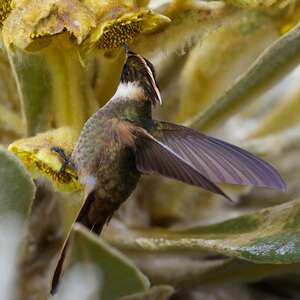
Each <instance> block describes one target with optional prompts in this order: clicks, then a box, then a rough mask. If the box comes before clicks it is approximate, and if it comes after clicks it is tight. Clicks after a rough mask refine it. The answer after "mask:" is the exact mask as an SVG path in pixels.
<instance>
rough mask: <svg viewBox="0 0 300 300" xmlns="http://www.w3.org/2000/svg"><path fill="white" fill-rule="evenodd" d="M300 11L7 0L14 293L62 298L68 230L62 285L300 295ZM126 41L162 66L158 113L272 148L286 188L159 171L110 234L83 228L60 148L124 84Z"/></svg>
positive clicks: (4, 38)
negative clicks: (59, 263)
mask: <svg viewBox="0 0 300 300" xmlns="http://www.w3.org/2000/svg"><path fill="white" fill-rule="evenodd" d="M149 8H150V9H152V10H149ZM299 17H300V4H299V1H297V0H272V1H254V0H230V1H229V0H228V1H225V0H224V1H197V0H194V1H193V0H186V1H177V0H172V1H171V0H165V1H163V0H156V1H155V0H153V1H147V0H146V1H138V0H136V1H130V0H127V1H125V0H124V1H121V0H120V1H93V0H91V1H77V0H67V1H61V0H43V1H35V0H0V25H1V48H2V51H1V52H0V141H1V144H2V147H1V149H0V187H1V189H0V191H1V192H0V232H1V234H0V269H1V270H2V272H3V273H5V274H6V276H1V277H3V278H1V279H0V295H1V299H37V300H43V299H50V297H49V289H50V278H51V276H52V272H53V270H54V267H55V263H56V260H57V255H58V253H59V251H60V249H61V246H62V244H63V241H64V239H65V237H66V235H67V234H68V233H70V232H71V233H70V234H71V240H72V247H71V251H70V254H69V255H68V264H67V269H66V272H65V276H64V279H63V281H62V285H61V287H60V290H59V292H58V294H57V296H55V297H54V298H53V299H63V300H68V299H72V300H73V299H75V300H76V299H104V300H106V299H108V300H112V299H122V300H142V299H151V300H167V299H173V300H174V299H216V300H219V299H239V300H244V299H245V300H248V299H249V300H252V299H270V300H277V299H299V298H300V289H299V280H300V277H299V276H300V275H299V264H300V239H299V236H300V187H299V180H300V179H299V178H300V155H299V153H300V114H299V111H300V87H299V79H300V69H299V66H298V65H299V53H300V51H299V50H300V25H299V24H298V20H299ZM120 28H123V29H124V30H123V31H122V30H120ZM125 42H126V43H128V44H129V45H130V47H131V48H132V49H133V50H134V51H137V52H139V53H140V54H142V55H144V56H146V57H147V58H148V59H150V60H151V61H152V62H153V63H154V65H155V68H156V70H157V74H158V81H159V85H160V88H161V92H162V96H163V99H164V105H163V107H162V108H157V109H155V115H156V118H161V119H166V120H171V121H175V122H177V123H180V122H181V123H184V124H187V125H189V126H191V127H194V128H196V129H197V130H200V131H203V132H206V133H209V134H210V135H214V136H219V137H221V138H222V139H225V140H227V141H230V142H233V143H235V144H237V145H240V146H242V147H244V148H246V149H248V150H250V151H252V152H253V153H255V154H257V155H259V156H260V157H262V158H264V159H266V160H268V161H269V162H271V163H272V164H273V165H274V166H275V167H276V168H278V170H279V171H280V173H281V174H282V175H283V177H284V179H285V180H286V181H287V183H288V191H287V193H284V194H283V193H278V192H274V191H269V190H265V189H257V188H255V189H252V188H241V187H236V186H229V185H227V186H223V188H224V190H225V191H226V192H227V193H228V194H230V196H231V197H232V198H233V199H234V200H235V202H234V203H228V202H225V200H224V199H223V198H222V197H219V196H217V195H212V194H209V193H206V192H204V191H202V190H199V189H197V188H195V187H190V186H187V185H184V184H181V183H178V182H174V181H171V180H167V179H161V178H154V177H153V178H152V177H149V178H144V179H143V180H142V182H141V183H140V185H139V186H138V188H137V190H136V191H135V192H134V194H133V195H132V196H131V197H130V199H129V200H128V201H127V202H126V203H125V204H124V205H123V206H122V207H121V209H120V210H119V212H118V213H117V214H116V215H115V216H114V218H113V219H112V221H111V223H110V224H109V226H107V227H106V228H105V231H104V233H103V235H102V236H101V238H98V237H96V236H93V235H92V234H90V233H89V232H87V231H86V230H85V229H84V228H82V227H81V226H75V227H74V228H73V229H71V225H72V224H73V221H74V216H75V215H76V213H77V211H78V208H79V207H80V203H81V199H82V194H81V187H80V185H79V184H78V182H77V181H76V176H75V174H73V173H72V171H71V170H67V171H66V172H65V173H64V175H63V176H58V170H59V169H60V166H61V162H60V160H59V159H58V158H57V156H56V155H55V154H53V153H52V152H51V151H50V149H51V147H52V146H53V145H55V146H62V147H63V148H64V149H65V150H66V152H67V153H70V152H71V151H72V148H73V146H74V143H75V141H76V138H77V136H78V133H79V131H80V129H81V127H82V125H83V124H84V122H85V121H86V119H87V118H88V117H89V116H90V115H91V114H92V113H93V112H94V111H96V110H97V108H99V107H101V106H102V105H103V104H104V103H106V101H108V100H109V98H110V97H111V96H112V95H113V93H114V91H115V89H116V86H117V84H118V82H119V77H120V72H121V68H122V64H123V61H124V54H123V50H122V48H120V46H122V44H123V43H125ZM53 130H54V131H53ZM7 149H8V150H9V151H8V150H7Z"/></svg>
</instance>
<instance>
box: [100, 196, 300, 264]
mask: <svg viewBox="0 0 300 300" xmlns="http://www.w3.org/2000/svg"><path fill="white" fill-rule="evenodd" d="M299 214H300V200H295V201H292V202H289V203H286V204H283V205H278V206H274V207H272V208H267V209H263V210H260V211H258V212H255V213H253V214H249V215H244V216H241V217H239V218H236V219H230V220H228V221H225V222H222V223H218V224H214V225H208V226H199V227H195V228H191V229H187V230H177V231H170V230H163V229H161V230H139V231H138V230H133V231H128V232H127V233H126V234H124V232H122V234H118V233H114V234H113V233H110V234H109V235H105V238H106V240H107V241H109V242H110V243H111V244H112V245H114V246H115V247H117V248H120V249H122V250H123V251H126V252H127V253H169V254H170V253H173V254H174V253H184V254H185V255H186V254H188V253H192V254H199V255H200V254H207V253H216V254H222V255H225V256H228V257H235V258H239V259H243V260H248V261H251V262H255V263H265V264H291V263H298V262H300V235H299V233H300V222H299V220H298V219H299Z"/></svg>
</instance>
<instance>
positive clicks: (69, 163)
mask: <svg viewBox="0 0 300 300" xmlns="http://www.w3.org/2000/svg"><path fill="white" fill-rule="evenodd" d="M51 151H53V152H55V153H57V154H58V155H59V156H60V157H61V158H62V160H63V164H62V166H61V168H60V170H59V173H63V172H65V170H66V168H67V166H71V167H72V168H73V169H75V165H74V163H73V162H72V161H71V158H70V157H69V156H68V155H66V153H65V151H64V149H62V148H60V147H52V148H51Z"/></svg>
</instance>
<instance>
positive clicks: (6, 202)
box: [0, 148, 35, 217]
mask: <svg viewBox="0 0 300 300" xmlns="http://www.w3.org/2000/svg"><path fill="white" fill-rule="evenodd" d="M0 189H1V193H0V215H5V214H6V213H14V212H15V213H18V214H20V215H22V216H24V217H26V216H27V215H28V213H29V210H30V208H31V203H32V200H33V198H34V194H35V186H34V183H33V181H32V179H31V177H30V176H29V174H28V172H27V171H26V170H25V168H24V167H23V166H22V164H21V163H20V161H19V160H18V159H17V158H16V157H14V156H13V155H11V154H10V153H8V152H7V151H6V150H5V149H3V148H0Z"/></svg>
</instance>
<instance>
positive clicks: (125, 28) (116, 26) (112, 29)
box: [81, 9, 170, 52]
mask: <svg viewBox="0 0 300 300" xmlns="http://www.w3.org/2000/svg"><path fill="white" fill-rule="evenodd" d="M169 22H170V19H169V18H167V17H165V16H163V15H160V14H156V13H154V12H152V11H151V10H149V9H140V10H138V11H136V12H130V13H125V14H122V15H121V16H120V17H118V18H114V19H110V20H107V21H105V22H103V23H101V24H100V25H99V26H98V27H97V28H96V29H94V30H93V31H92V32H91V35H90V36H89V38H88V39H87V40H86V41H84V43H83V45H82V47H81V49H82V50H83V52H89V51H90V50H92V49H94V48H99V49H105V50H110V49H116V48H119V47H120V46H122V45H124V44H127V43H130V42H131V41H132V40H134V39H135V38H136V37H137V36H138V35H139V34H141V33H144V34H147V33H151V32H153V31H154V30H158V29H159V28H161V27H162V26H164V25H165V24H167V23H169Z"/></svg>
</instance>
